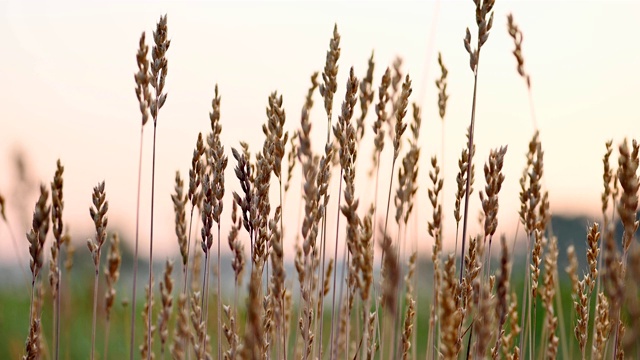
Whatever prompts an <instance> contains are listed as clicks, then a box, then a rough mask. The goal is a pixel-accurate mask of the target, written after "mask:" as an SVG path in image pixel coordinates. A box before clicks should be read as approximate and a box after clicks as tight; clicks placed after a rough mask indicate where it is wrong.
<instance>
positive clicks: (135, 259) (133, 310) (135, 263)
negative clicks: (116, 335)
mask: <svg viewBox="0 0 640 360" xmlns="http://www.w3.org/2000/svg"><path fill="white" fill-rule="evenodd" d="M143 135H144V126H141V127H140V155H139V156H138V192H137V196H136V244H135V248H134V252H133V289H132V295H131V330H130V331H131V334H130V335H129V337H130V338H129V360H133V350H134V348H135V346H134V344H135V337H136V336H135V331H136V280H137V278H138V276H137V274H138V239H139V234H140V185H141V181H142V142H143V139H144V137H143Z"/></svg>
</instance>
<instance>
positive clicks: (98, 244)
mask: <svg viewBox="0 0 640 360" xmlns="http://www.w3.org/2000/svg"><path fill="white" fill-rule="evenodd" d="M92 201H93V207H92V208H90V209H89V213H90V214H91V218H92V219H93V223H94V225H95V228H96V237H95V239H94V240H93V241H92V240H91V239H88V240H87V247H88V248H89V251H90V252H91V257H92V258H93V265H94V267H95V277H94V285H93V331H92V335H91V359H92V360H93V359H94V357H95V347H96V316H97V312H98V279H99V278H98V277H99V275H100V253H101V250H102V245H103V244H104V242H105V240H106V239H107V222H108V221H107V210H109V202H108V201H107V200H106V194H105V190H104V181H103V182H101V183H99V184H98V185H97V186H96V187H94V188H93V194H92Z"/></svg>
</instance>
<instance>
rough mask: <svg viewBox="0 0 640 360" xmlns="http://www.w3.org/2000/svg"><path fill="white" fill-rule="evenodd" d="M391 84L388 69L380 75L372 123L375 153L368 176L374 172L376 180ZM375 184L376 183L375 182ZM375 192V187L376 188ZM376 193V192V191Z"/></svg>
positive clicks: (382, 146) (387, 117)
mask: <svg viewBox="0 0 640 360" xmlns="http://www.w3.org/2000/svg"><path fill="white" fill-rule="evenodd" d="M390 84H391V71H390V70H389V68H387V70H386V71H385V72H384V75H382V80H381V82H380V87H379V88H378V103H377V104H376V107H375V110H376V121H375V122H374V123H373V133H374V135H375V136H374V139H373V144H374V147H375V151H374V153H373V158H372V160H373V165H372V167H371V170H369V176H373V173H374V171H376V180H377V178H378V175H377V169H378V164H379V163H380V153H381V152H382V149H384V131H383V130H382V125H384V124H385V123H386V122H387V121H388V119H389V115H388V114H387V110H386V108H387V103H388V102H389V100H390V99H391V95H390V94H389V86H390ZM376 183H377V181H376ZM376 190H377V187H376ZM376 193H377V191H376Z"/></svg>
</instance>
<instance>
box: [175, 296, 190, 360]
mask: <svg viewBox="0 0 640 360" xmlns="http://www.w3.org/2000/svg"><path fill="white" fill-rule="evenodd" d="M177 310H178V317H177V319H176V325H175V329H174V335H173V344H172V345H171V356H172V357H173V359H175V360H184V359H185V358H186V354H187V352H189V344H191V342H192V341H193V340H192V339H193V335H192V334H191V330H190V329H189V314H188V309H187V295H186V294H184V293H181V294H180V295H179V296H178V307H177Z"/></svg>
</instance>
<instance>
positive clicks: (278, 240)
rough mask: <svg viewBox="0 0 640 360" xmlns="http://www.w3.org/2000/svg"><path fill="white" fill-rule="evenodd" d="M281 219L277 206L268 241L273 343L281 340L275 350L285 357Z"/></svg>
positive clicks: (270, 221) (285, 336) (271, 221)
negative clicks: (271, 271) (273, 330)
mask: <svg viewBox="0 0 640 360" xmlns="http://www.w3.org/2000/svg"><path fill="white" fill-rule="evenodd" d="M280 220H281V208H280V207H277V208H276V211H275V213H274V215H273V219H271V220H269V232H270V233H269V242H270V243H271V266H272V268H273V275H272V276H271V279H270V282H271V285H270V286H271V289H270V301H271V303H270V308H271V311H272V312H273V319H274V323H275V331H276V338H275V339H274V342H275V343H276V344H275V345H276V346H277V345H280V344H277V342H278V341H282V344H281V348H278V349H277V351H280V350H282V353H281V355H280V356H282V357H283V358H284V359H286V357H287V356H286V353H287V346H286V344H287V342H286V339H287V334H286V333H285V331H284V329H285V321H284V320H285V319H284V317H285V315H284V314H285V304H284V293H285V284H284V282H285V278H286V273H285V269H284V258H283V256H284V252H283V247H282V241H283V239H282V233H281V232H280V224H279V222H280Z"/></svg>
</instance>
